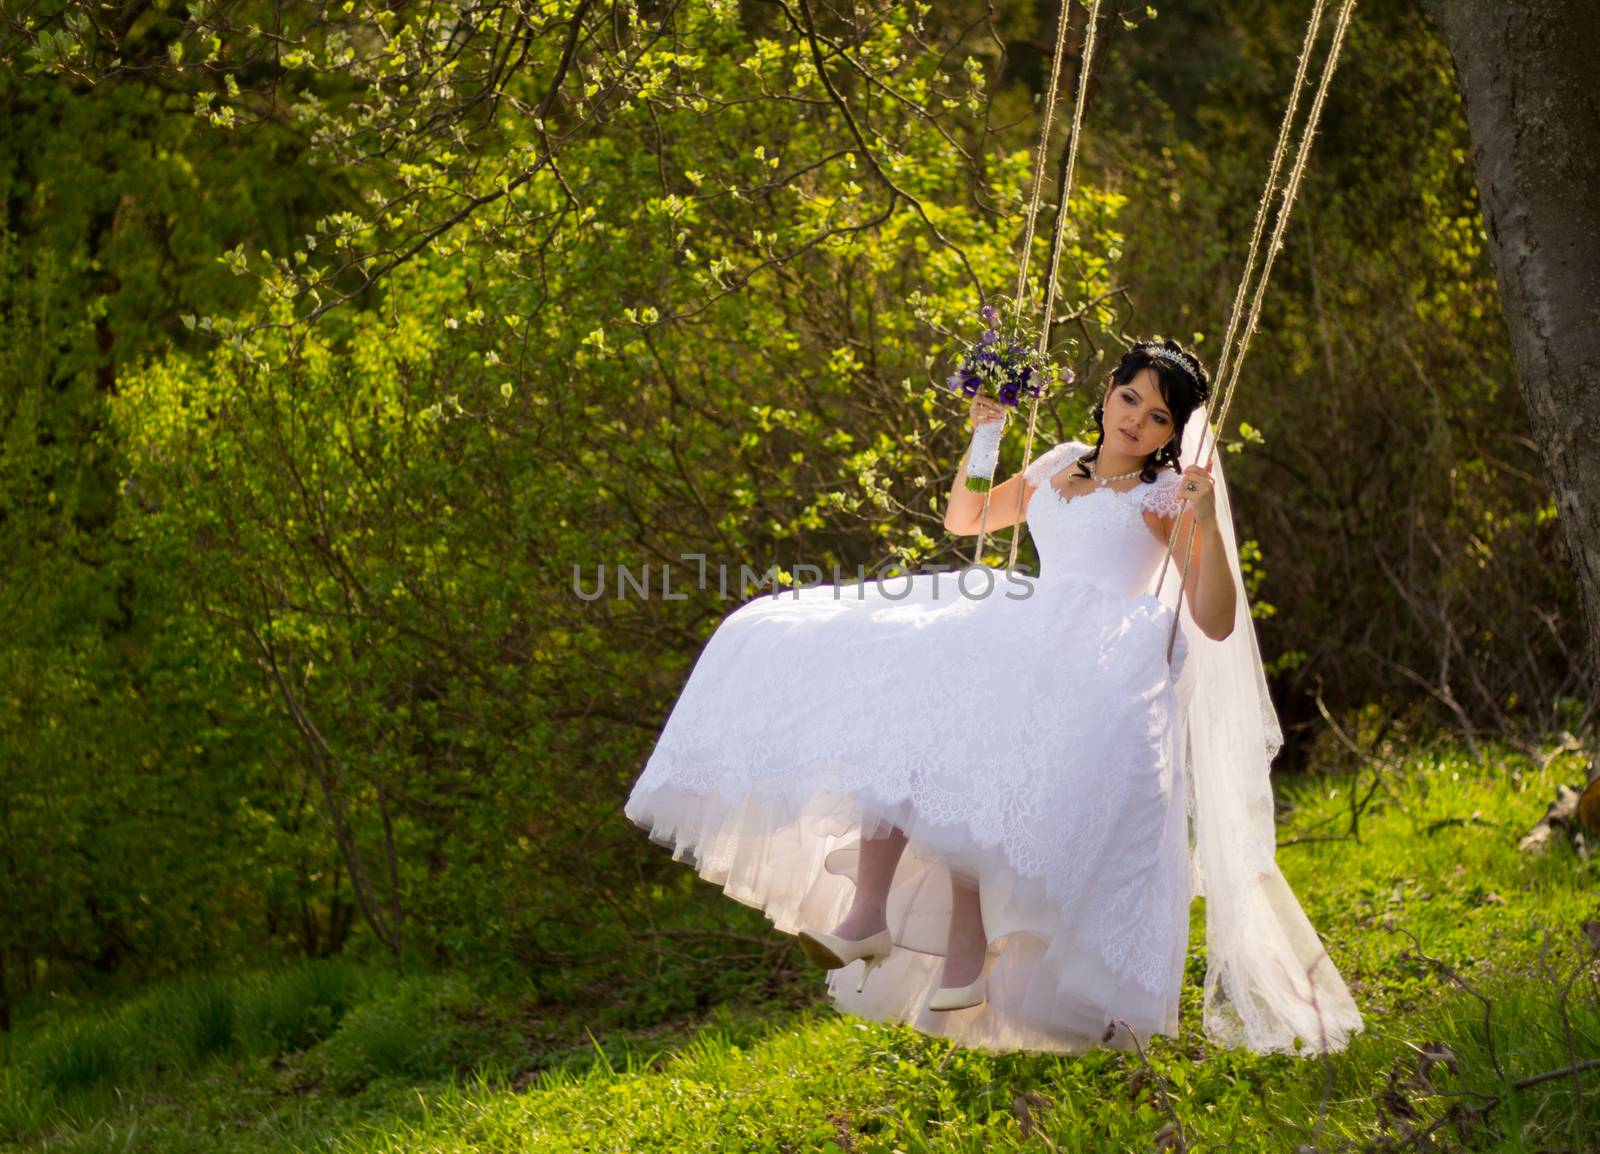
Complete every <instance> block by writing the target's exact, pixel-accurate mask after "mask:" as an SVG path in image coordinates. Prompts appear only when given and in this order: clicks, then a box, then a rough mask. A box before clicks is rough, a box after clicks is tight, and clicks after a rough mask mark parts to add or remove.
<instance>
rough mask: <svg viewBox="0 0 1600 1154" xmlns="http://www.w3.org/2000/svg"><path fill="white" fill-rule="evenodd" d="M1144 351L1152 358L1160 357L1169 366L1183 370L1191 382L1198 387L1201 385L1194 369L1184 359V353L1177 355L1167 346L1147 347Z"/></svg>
mask: <svg viewBox="0 0 1600 1154" xmlns="http://www.w3.org/2000/svg"><path fill="white" fill-rule="evenodd" d="M1144 351H1145V352H1147V353H1149V354H1150V355H1151V356H1152V357H1160V358H1161V359H1162V360H1164V361H1166V362H1167V363H1168V364H1172V365H1176V366H1178V368H1180V369H1182V370H1183V371H1184V373H1185V374H1187V376H1188V377H1189V379H1190V380H1191V381H1193V382H1194V383H1195V384H1197V385H1198V384H1199V383H1200V378H1199V377H1197V376H1195V375H1194V367H1193V366H1192V365H1190V364H1189V362H1188V361H1187V360H1185V359H1184V356H1183V354H1182V353H1175V352H1173V351H1172V350H1171V349H1169V348H1167V346H1166V345H1146V346H1145V347H1144Z"/></svg>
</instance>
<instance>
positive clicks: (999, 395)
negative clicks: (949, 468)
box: [945, 304, 1073, 491]
mask: <svg viewBox="0 0 1600 1154" xmlns="http://www.w3.org/2000/svg"><path fill="white" fill-rule="evenodd" d="M978 315H979V317H980V318H981V319H982V320H983V326H984V327H983V333H982V334H981V335H980V336H979V337H978V339H977V340H976V341H974V342H972V343H971V344H969V345H968V346H967V347H966V348H964V349H962V350H961V352H960V353H959V354H957V356H956V367H955V371H954V372H953V373H951V374H950V376H949V377H948V378H947V379H946V380H945V385H946V387H947V388H949V389H950V391H951V392H953V393H960V394H961V395H962V396H965V397H975V396H977V395H978V392H979V390H980V389H985V388H986V389H988V390H989V392H990V393H991V394H993V396H994V398H995V400H997V401H999V402H1000V403H1001V404H1002V405H1009V406H1010V407H1012V408H1016V407H1017V406H1018V405H1020V404H1021V403H1022V398H1024V397H1043V396H1044V395H1045V394H1046V393H1047V392H1049V390H1051V389H1052V388H1054V387H1055V386H1057V385H1060V384H1070V383H1071V382H1072V379H1073V373H1072V370H1071V369H1067V368H1060V367H1058V366H1057V365H1055V364H1054V363H1053V362H1052V361H1051V360H1050V358H1049V357H1047V356H1045V355H1044V353H1042V352H1040V351H1039V348H1038V342H1037V340H1036V339H1030V337H1031V336H1032V334H1030V333H1028V332H1027V331H1026V330H1025V329H1023V328H1021V327H1020V326H1016V327H1013V329H1012V330H1010V331H1006V330H1004V329H1003V326H1002V325H1001V319H1000V310H999V309H998V308H996V307H995V306H994V305H992V304H987V305H984V306H983V309H982V310H981V311H980V312H979V314H978ZM1004 427H1005V422H1004V421H991V422H989V423H987V424H983V425H979V426H978V427H977V428H976V429H974V430H973V432H972V452H971V454H970V455H969V457H968V459H967V488H969V489H976V490H979V491H982V490H984V489H987V488H989V487H990V486H991V485H992V484H993V483H994V469H995V465H996V464H998V463H999V460H1000V432H1001V430H1002V429H1003V428H1004Z"/></svg>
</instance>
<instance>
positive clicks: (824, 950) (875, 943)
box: [800, 927, 894, 994]
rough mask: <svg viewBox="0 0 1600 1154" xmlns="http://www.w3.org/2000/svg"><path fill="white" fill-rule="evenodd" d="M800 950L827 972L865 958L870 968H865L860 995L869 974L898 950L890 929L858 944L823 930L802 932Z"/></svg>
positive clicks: (862, 972)
mask: <svg viewBox="0 0 1600 1154" xmlns="http://www.w3.org/2000/svg"><path fill="white" fill-rule="evenodd" d="M800 948H801V950H803V951H804V952H805V955H806V957H808V958H810V959H811V960H812V961H813V962H815V963H816V964H817V965H819V966H821V967H822V968H823V969H825V970H837V969H839V968H840V967H841V966H848V965H849V964H850V963H851V962H853V961H856V960H858V959H865V961H866V965H864V966H862V967H861V981H860V983H859V984H858V985H857V986H856V993H858V994H859V993H860V992H861V991H862V989H864V988H865V987H866V984H867V975H868V974H870V973H872V967H873V966H875V965H877V964H878V963H879V962H881V961H883V959H884V958H887V957H888V956H889V953H890V951H891V950H893V949H894V940H893V939H892V938H890V937H889V930H888V928H887V927H885V928H884V929H881V930H879V931H878V932H877V933H875V934H873V935H872V936H871V937H866V938H858V939H856V940H855V941H851V940H849V939H847V938H840V937H835V936H834V935H833V934H826V933H823V932H822V931H821V930H801V931H800Z"/></svg>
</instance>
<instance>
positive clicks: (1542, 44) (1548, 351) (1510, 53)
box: [1358, 0, 1600, 693]
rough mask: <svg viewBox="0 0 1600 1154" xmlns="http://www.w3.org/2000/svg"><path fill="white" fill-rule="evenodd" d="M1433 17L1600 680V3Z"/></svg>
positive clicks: (1534, 3)
mask: <svg viewBox="0 0 1600 1154" xmlns="http://www.w3.org/2000/svg"><path fill="white" fill-rule="evenodd" d="M1426 6H1427V9H1428V11H1429V13H1430V14H1431V15H1432V17H1433V19H1434V22H1435V23H1436V24H1437V26H1438V28H1439V31H1440V34H1441V35H1442V37H1443V40H1444V43H1445V45H1446V46H1447V47H1448V48H1449V50H1450V55H1451V57H1452V58H1453V59H1454V61H1455V71H1456V82H1457V84H1458V85H1459V86H1460V89H1461V97H1462V101H1463V103H1464V105H1465V107H1466V114H1467V124H1468V126H1469V128H1470V130H1471V134H1472V154H1473V164H1474V169H1475V172H1476V175H1477V183H1478V196H1479V199H1480V202H1481V204H1482V206H1483V220H1484V225H1485V228H1486V230H1487V232H1488V234H1489V255H1490V258H1491V259H1492V260H1493V262H1494V269H1495V278H1496V280H1498V282H1499V285H1500V303H1501V309H1502V311H1503V313H1504V315H1505V323H1506V328H1507V330H1508V331H1509V333H1510V337H1511V349H1512V355H1513V356H1514V357H1515V358H1516V365H1517V377H1518V380H1519V382H1520V384H1521V386H1522V395H1523V399H1524V401H1525V402H1526V404H1527V406H1528V417H1529V420H1530V423H1531V424H1532V427H1533V433H1534V436H1535V437H1536V438H1537V439H1538V441H1539V448H1540V451H1541V452H1542V453H1543V455H1544V463H1545V470H1546V473H1547V475H1548V477H1549V481H1550V487H1551V489H1552V491H1553V492H1554V494H1555V497H1556V504H1557V508H1558V510H1559V513H1560V520H1561V526H1562V531H1563V532H1564V534H1565V536H1566V542H1567V546H1568V548H1569V550H1570V552H1571V554H1572V566H1573V571H1574V573H1575V575H1576V577H1577V580H1578V585H1579V588H1580V590H1581V592H1582V598H1583V607H1584V616H1585V621H1586V625H1587V629H1588V639H1589V655H1590V659H1591V661H1592V662H1594V663H1595V665H1594V666H1592V668H1597V667H1600V3H1596V2H1595V0H1426ZM1358 18H1359V17H1358ZM1395 128H1396V130H1397V131H1404V130H1405V126H1404V125H1396V126H1395ZM1590 692H1591V693H1593V692H1594V689H1593V686H1591V689H1590Z"/></svg>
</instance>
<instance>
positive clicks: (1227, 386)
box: [973, 0, 1356, 660]
mask: <svg viewBox="0 0 1600 1154" xmlns="http://www.w3.org/2000/svg"><path fill="white" fill-rule="evenodd" d="M1355 3H1356V0H1344V2H1343V5H1342V7H1341V8H1340V10H1339V17H1338V20H1337V23H1336V25H1335V27H1334V32H1333V38H1332V41H1331V43H1330V45H1329V48H1328V55H1327V58H1326V59H1325V60H1324V61H1323V65H1322V72H1321V75H1320V76H1319V77H1318V82H1317V92H1316V96H1315V98H1314V99H1313V101H1312V104H1311V109H1310V112H1309V114H1308V116H1307V118H1306V123H1305V124H1304V126H1303V127H1302V129H1301V133H1300V139H1299V142H1298V144H1297V146H1296V149H1295V160H1294V164H1293V166H1292V167H1291V169H1290V173H1289V179H1288V180H1287V182H1286V183H1285V184H1284V185H1283V190H1282V203H1281V205H1280V207H1279V210H1278V215H1277V217H1276V219H1275V220H1274V223H1273V230H1272V237H1271V240H1270V242H1269V243H1268V245H1267V252H1266V256H1265V258H1264V260H1263V258H1262V256H1261V236H1262V233H1263V232H1264V231H1265V228H1266V218H1267V213H1268V210H1269V208H1270V206H1271V203H1272V200H1273V197H1274V193H1276V192H1277V190H1278V177H1279V173H1280V172H1281V171H1282V168H1283V161H1284V158H1285V157H1286V156H1287V155H1288V149H1289V138H1290V135H1291V132H1292V129H1293V125H1294V119H1295V114H1296V112H1297V111H1298V110H1299V104H1300V95H1301V92H1302V90H1303V89H1304V87H1305V83H1306V75H1307V73H1308V72H1309V70H1310V63H1311V56H1312V51H1313V49H1314V48H1315V45H1316V41H1317V38H1318V33H1319V32H1320V30H1321V25H1322V18H1323V14H1324V11H1325V9H1326V6H1327V0H1314V4H1313V7H1312V12H1311V17H1310V20H1309V21H1308V22H1307V26H1306V34H1305V39H1304V41H1303V42H1302V43H1301V46H1300V55H1299V58H1298V60H1297V61H1296V67H1295V78H1294V84H1293V86H1292V88H1291V90H1290V93H1289V99H1288V102H1287V106H1286V107H1285V109H1284V115H1283V121H1282V123H1281V124H1280V125H1279V128H1278V139H1277V143H1276V145H1275V147H1274V150H1273V156H1272V163H1271V166H1270V168H1269V170H1268V173H1267V179H1266V183H1265V186H1264V187H1263V189H1262V193H1261V199H1260V201H1259V203H1258V204H1257V206H1256V215H1255V222H1254V225H1253V226H1252V229H1251V235H1250V245H1249V250H1248V254H1247V257H1246V261H1245V267H1244V271H1243V272H1242V273H1241V275H1240V278H1239V284H1238V287H1237V289H1236V291H1235V293H1234V299H1233V306H1232V308H1231V309H1230V311H1229V315H1228V325H1227V331H1226V333H1225V334H1224V336H1223V341H1222V350H1221V352H1220V354H1219V359H1218V368H1217V397H1218V405H1217V419H1216V420H1215V421H1214V422H1210V421H1208V422H1207V424H1206V427H1205V428H1203V429H1201V432H1200V446H1201V448H1202V450H1203V453H1204V457H1205V467H1207V468H1209V467H1210V466H1211V464H1212V462H1213V461H1214V459H1215V456H1216V450H1217V445H1218V443H1219V438H1220V436H1221V433H1222V430H1223V429H1224V428H1225V427H1226V422H1227V418H1228V411H1229V409H1230V408H1231V407H1232V405H1233V398H1234V395H1235V393H1236V390H1237V385H1238V380H1239V368H1240V366H1241V365H1242V364H1243V363H1244V358H1245V355H1246V353H1247V352H1248V351H1249V347H1250V342H1251V340H1252V339H1253V338H1254V336H1255V333H1256V331H1257V328H1258V325H1259V321H1260V317H1261V306H1262V303H1263V301H1264V300H1265V299H1266V290H1267V286H1268V284H1269V282H1270V280H1271V277H1272V267H1273V265H1274V263H1275V262H1276V260H1277V254H1278V252H1279V251H1280V250H1281V249H1282V247H1283V236H1284V232H1285V230H1286V229H1287V227H1288V222H1289V216H1290V213H1291V212H1292V210H1293V208H1294V204H1295V200H1296V198H1297V197H1298V196H1299V193H1300V186H1301V183H1302V180H1303V178H1304V175H1305V169H1306V163H1307V161H1308V159H1309V157H1310V153H1311V144H1312V141H1313V140H1314V138H1315V136H1316V131H1317V126H1318V125H1319V123H1320V122H1321V119H1322V110H1323V106H1324V104H1325V101H1326V98H1327V93H1328V88H1329V86H1330V84H1331V83H1332V80H1333V75H1334V71H1335V70H1336V68H1337V67H1338V61H1339V52H1340V49H1341V47H1342V46H1343V43H1344V37H1345V33H1346V31H1347V30H1348V28H1349V24H1350V17H1351V14H1352V12H1353V10H1354V8H1355ZM1070 10H1071V4H1070V2H1068V3H1063V4H1062V6H1061V15H1060V19H1059V20H1058V22H1057V25H1056V51H1055V57H1054V59H1053V60H1052V62H1051V68H1050V83H1049V86H1048V91H1047V96H1046V99H1045V107H1044V114H1043V118H1042V121H1041V125H1040V133H1039V146H1038V149H1037V151H1036V154H1035V157H1034V179H1033V189H1032V195H1031V197H1030V199H1029V203H1028V214H1027V226H1026V229H1025V232H1024V239H1023V249H1022V257H1021V260H1020V262H1019V269H1018V273H1017V291H1016V293H1015V296H1014V299H1013V320H1017V319H1020V317H1021V310H1022V301H1023V299H1024V297H1025V295H1027V275H1028V266H1029V263H1030V258H1031V256H1032V251H1033V240H1034V236H1035V229H1036V221H1037V219H1038V213H1039V206H1040V202H1041V198H1042V195H1043V190H1044V162H1045V156H1046V152H1047V150H1048V147H1049V140H1050V131H1051V128H1052V124H1053V120H1054V113H1055V106H1056V102H1057V100H1058V98H1059V91H1060V77H1061V65H1062V60H1063V58H1064V57H1065V55H1066V36H1067V23H1068V16H1069V13H1070ZM1099 16H1100V0H1089V20H1088V25H1087V28H1086V30H1085V36H1084V47H1083V58H1082V60H1081V62H1080V66H1079V72H1078V88H1077V96H1076V99H1075V101H1074V104H1073V111H1072V125H1071V128H1070V129H1069V131H1068V134H1067V145H1066V148H1067V151H1066V157H1065V167H1064V168H1063V170H1062V175H1061V181H1060V190H1061V198H1060V199H1061V203H1060V206H1059V207H1058V208H1057V210H1056V220H1055V227H1054V230H1053V234H1054V235H1053V237H1052V243H1051V251H1050V271H1049V275H1048V277H1047V279H1046V287H1045V301H1044V315H1043V320H1042V323H1041V325H1040V330H1039V345H1038V348H1039V352H1040V353H1041V354H1046V353H1048V351H1049V344H1050V326H1051V323H1052V321H1053V319H1054V311H1055V298H1056V289H1057V283H1058V273H1059V269H1060V262H1061V250H1062V246H1063V242H1064V240H1065V237H1066V227H1065V225H1066V220H1067V211H1068V208H1069V206H1070V204H1071V197H1072V187H1073V174H1074V171H1075V169H1076V166H1077V155H1078V141H1079V138H1080V136H1081V130H1082V124H1083V107H1084V98H1085V94H1086V93H1087V90H1088V79H1089V74H1090V69H1091V65H1092V63H1093V59H1094V49H1095V41H1096V30H1097V28H1098V26H1099ZM1258 262H1259V263H1260V265H1261V268H1260V274H1259V278H1257V272H1256V266H1257V264H1258ZM1253 280H1254V282H1255V287H1254V292H1253V293H1251V292H1250V286H1251V283H1252V281H1253ZM1247 295H1248V296H1250V308H1249V310H1248V314H1247V313H1246V310H1245V308H1244V302H1245V298H1246V296H1247ZM1241 318H1245V319H1244V323H1243V327H1242V329H1241V324H1240V322H1241ZM1038 408H1039V398H1038V397H1037V396H1034V397H1032V398H1030V400H1029V405H1028V428H1027V432H1026V435H1025V436H1024V438H1023V449H1022V466H1021V472H1022V473H1023V474H1025V473H1026V472H1027V469H1028V465H1029V461H1030V458H1031V455H1032V451H1033V441H1034V436H1035V432H1036V429H1037V421H1038ZM1207 433H1210V434H1211V435H1212V436H1211V441H1210V443H1209V445H1208V444H1207V441H1206V434H1207ZM1025 490H1026V486H1025V485H1019V486H1018V487H1017V505H1016V510H1015V514H1014V517H1013V520H1012V525H1013V529H1012V534H1011V547H1010V553H1009V556H1008V559H1007V562H1006V564H1007V568H1008V570H1009V569H1013V568H1015V566H1016V560H1017V549H1018V546H1019V544H1020V543H1021V523H1022V509H1023V500H1024V497H1025ZM991 491H992V490H988V489H986V490H984V495H983V507H982V511H981V514H980V516H979V522H978V542H977V548H976V550H975V551H974V554H973V563H974V564H977V563H979V562H980V560H981V558H982V556H983V545H984V539H985V537H986V535H987V530H988V521H989V497H990V493H991ZM1181 521H1182V518H1181V517H1180V518H1178V519H1176V520H1175V521H1174V522H1173V527H1172V531H1171V532H1170V533H1169V534H1168V537H1167V547H1166V552H1165V555H1164V556H1163V558H1162V562H1161V569H1160V573H1159V575H1158V576H1157V579H1156V589H1155V591H1156V595H1157V596H1159V595H1160V593H1161V590H1162V588H1163V587H1164V585H1165V582H1166V576H1167V572H1168V570H1169V569H1170V567H1171V564H1172V558H1173V553H1174V550H1175V548H1176V545H1177V540H1178V533H1179V524H1180V523H1181ZM1195 535H1196V525H1195V522H1194V519H1193V518H1192V517H1191V518H1190V523H1189V533H1188V539H1187V541H1186V543H1185V551H1184V564H1183V573H1184V579H1183V580H1182V581H1181V582H1180V585H1179V589H1178V607H1177V611H1176V612H1175V613H1174V614H1173V620H1172V633H1171V635H1170V636H1169V637H1168V639H1167V656H1168V659H1169V660H1170V659H1171V656H1172V649H1173V646H1174V644H1175V642H1176V640H1177V632H1178V623H1179V618H1180V616H1181V615H1182V612H1183V597H1184V589H1185V586H1187V584H1188V581H1187V574H1188V572H1189V568H1190V562H1191V561H1192V560H1193V556H1194V543H1195Z"/></svg>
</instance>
